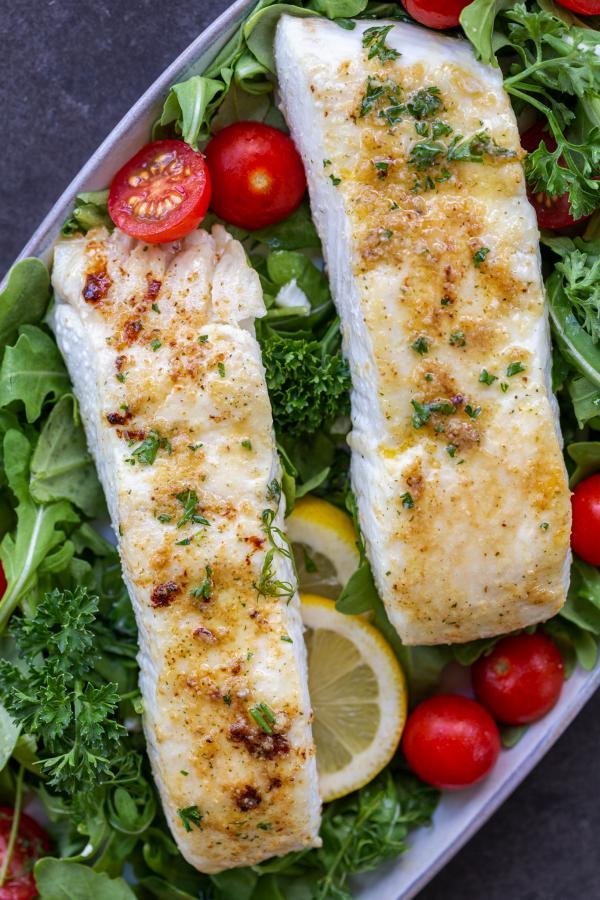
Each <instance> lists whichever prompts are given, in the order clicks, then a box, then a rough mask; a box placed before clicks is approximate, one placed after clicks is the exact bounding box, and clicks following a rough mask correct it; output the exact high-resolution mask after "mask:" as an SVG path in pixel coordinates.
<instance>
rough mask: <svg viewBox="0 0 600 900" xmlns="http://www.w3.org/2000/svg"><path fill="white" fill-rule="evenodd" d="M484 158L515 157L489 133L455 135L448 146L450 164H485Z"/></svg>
mask: <svg viewBox="0 0 600 900" xmlns="http://www.w3.org/2000/svg"><path fill="white" fill-rule="evenodd" d="M484 156H505V157H507V158H510V157H513V156H515V153H514V151H513V150H508V149H507V148H506V147H500V146H499V145H498V144H497V143H496V142H495V141H494V140H492V138H491V137H490V135H489V133H488V132H487V131H478V132H477V134H473V135H471V136H470V137H467V138H465V137H463V136H462V134H457V135H455V136H454V137H453V138H452V140H451V141H450V144H449V146H448V160H449V162H483V158H484Z"/></svg>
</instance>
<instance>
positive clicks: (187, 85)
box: [159, 75, 225, 147]
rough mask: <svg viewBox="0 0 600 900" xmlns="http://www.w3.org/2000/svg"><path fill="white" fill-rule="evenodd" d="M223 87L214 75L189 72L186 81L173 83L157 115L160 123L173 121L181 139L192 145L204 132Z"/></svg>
mask: <svg viewBox="0 0 600 900" xmlns="http://www.w3.org/2000/svg"><path fill="white" fill-rule="evenodd" d="M224 90H225V85H224V84H223V83H222V82H221V81H217V80H216V79H214V78H206V77H204V76H201V75H193V76H192V77H191V78H188V80H187V81H183V82H181V83H179V84H175V85H173V87H172V88H171V90H170V91H169V94H168V96H167V99H166V100H165V104H164V106H163V110H162V114H161V117H160V120H159V121H160V124H161V125H162V126H165V125H170V124H171V123H174V125H175V128H176V130H177V132H178V133H179V134H181V137H182V139H183V140H184V141H185V142H186V143H187V144H190V145H191V146H192V147H197V146H198V141H199V140H201V139H203V138H206V137H207V136H208V125H209V122H210V116H211V112H212V110H214V109H215V106H216V104H215V98H216V97H218V96H219V94H221V93H222V92H223V91H224Z"/></svg>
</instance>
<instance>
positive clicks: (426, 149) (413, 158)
mask: <svg viewBox="0 0 600 900" xmlns="http://www.w3.org/2000/svg"><path fill="white" fill-rule="evenodd" d="M445 155H446V145H445V144H442V143H441V142H440V141H432V140H429V139H427V140H424V141H417V143H416V144H413V146H412V149H411V151H410V155H409V157H408V161H409V163H410V165H411V166H414V167H415V169H429V168H430V167H431V166H435V165H436V164H437V163H438V162H440V160H441V158H442V157H444V156H445Z"/></svg>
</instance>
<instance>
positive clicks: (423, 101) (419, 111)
mask: <svg viewBox="0 0 600 900" xmlns="http://www.w3.org/2000/svg"><path fill="white" fill-rule="evenodd" d="M442 106H443V103H442V97H441V91H440V89H439V88H438V87H427V88H421V89H420V90H419V91H416V93H414V94H413V95H412V97H411V98H410V100H409V101H408V102H407V104H406V108H407V109H408V111H409V113H410V114H411V116H413V117H414V118H415V119H428V118H429V116H432V115H433V114H434V113H436V112H437V111H438V110H439V109H440V108H441V107H442Z"/></svg>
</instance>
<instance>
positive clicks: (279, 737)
mask: <svg viewBox="0 0 600 900" xmlns="http://www.w3.org/2000/svg"><path fill="white" fill-rule="evenodd" d="M229 740H230V741H232V742H233V743H234V744H244V746H245V747H246V750H247V751H248V753H250V755H251V756H254V757H256V758H257V759H275V758H276V757H278V756H286V755H287V754H288V753H289V752H290V744H289V741H288V739H287V738H286V737H285V736H284V735H283V734H266V733H265V732H264V731H260V730H259V729H258V728H253V727H252V725H250V723H249V722H248V720H247V719H241V718H240V719H236V721H235V722H234V723H233V724H232V725H230V726H229Z"/></svg>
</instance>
